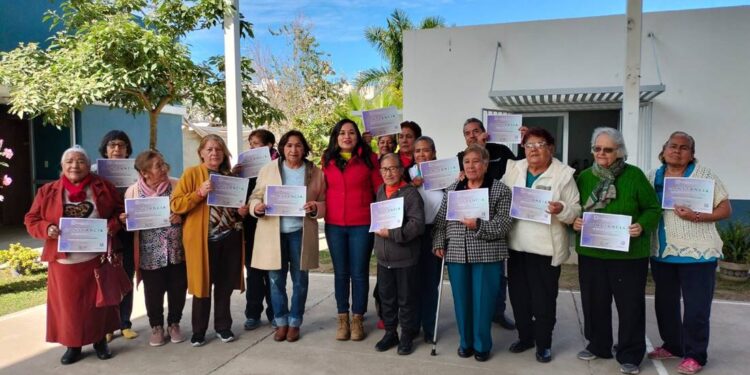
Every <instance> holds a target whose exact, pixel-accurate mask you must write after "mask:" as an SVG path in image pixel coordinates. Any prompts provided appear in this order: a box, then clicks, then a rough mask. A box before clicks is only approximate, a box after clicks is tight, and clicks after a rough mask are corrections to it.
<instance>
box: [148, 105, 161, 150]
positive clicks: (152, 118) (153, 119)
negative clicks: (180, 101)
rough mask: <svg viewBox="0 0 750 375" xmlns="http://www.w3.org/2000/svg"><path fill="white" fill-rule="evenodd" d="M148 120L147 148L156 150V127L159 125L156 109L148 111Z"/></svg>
mask: <svg viewBox="0 0 750 375" xmlns="http://www.w3.org/2000/svg"><path fill="white" fill-rule="evenodd" d="M148 122H149V135H150V137H149V142H148V148H149V149H150V150H156V127H157V125H159V113H158V112H156V111H149V113H148Z"/></svg>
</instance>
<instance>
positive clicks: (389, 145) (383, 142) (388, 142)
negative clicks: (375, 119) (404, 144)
mask: <svg viewBox="0 0 750 375" xmlns="http://www.w3.org/2000/svg"><path fill="white" fill-rule="evenodd" d="M396 146H397V141H396V136H395V135H381V136H380V137H378V157H379V158H381V157H383V155H385V154H390V153H392V152H395V151H396Z"/></svg>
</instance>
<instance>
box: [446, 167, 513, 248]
mask: <svg viewBox="0 0 750 375" xmlns="http://www.w3.org/2000/svg"><path fill="white" fill-rule="evenodd" d="M490 181H491V183H492V185H491V186H490V189H489V198H490V220H489V221H485V220H481V219H479V220H478V226H477V229H476V230H470V229H468V228H467V227H466V226H465V225H463V224H462V223H461V222H460V221H448V220H446V219H445V217H446V213H447V210H448V193H447V191H453V190H456V187H457V185H458V184H459V182H455V183H453V184H452V185H451V186H449V187H448V188H447V189H445V190H446V194H445V195H444V196H443V203H442V204H441V205H440V211H438V213H437V216H436V217H435V223H434V225H435V226H434V228H433V230H432V248H433V250H435V249H445V250H446V258H445V261H446V262H449V263H489V262H499V261H501V260H504V259H506V258H508V240H507V236H508V233H510V228H511V218H510V215H509V213H510V199H511V191H510V189H509V188H508V187H507V186H505V184H503V183H502V182H500V180H490ZM484 185H489V183H488V182H485V184H484ZM484 185H483V186H482V187H486V186H484Z"/></svg>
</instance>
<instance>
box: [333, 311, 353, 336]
mask: <svg viewBox="0 0 750 375" xmlns="http://www.w3.org/2000/svg"><path fill="white" fill-rule="evenodd" d="M349 335H350V332H349V313H344V314H339V328H338V329H337V330H336V340H340V341H345V340H349Z"/></svg>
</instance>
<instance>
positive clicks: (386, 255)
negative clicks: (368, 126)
mask: <svg viewBox="0 0 750 375" xmlns="http://www.w3.org/2000/svg"><path fill="white" fill-rule="evenodd" d="M380 174H381V175H382V176H383V181H384V184H383V185H382V186H381V187H380V189H378V194H377V201H378V202H383V201H386V200H389V199H397V198H403V202H404V206H403V221H402V224H401V227H399V228H393V229H386V228H381V229H379V230H377V231H376V232H375V235H376V236H375V256H376V258H377V259H378V294H379V295H380V304H381V312H382V315H383V322H384V325H385V335H384V336H383V338H382V339H381V340H380V341H378V343H377V344H376V345H375V350H377V351H379V352H383V351H386V350H388V349H390V348H392V347H394V346H396V345H398V354H400V355H408V354H411V353H412V352H413V351H414V347H413V345H412V342H413V340H414V336H416V335H417V333H419V308H418V302H419V294H418V293H419V289H418V286H419V280H418V279H419V271H418V269H417V262H418V261H419V249H420V247H421V245H420V242H421V235H422V233H423V232H424V206H423V203H422V197H420V196H419V193H418V192H417V190H416V189H415V188H414V187H413V186H411V185H409V184H407V183H406V182H405V181H404V179H403V175H404V168H403V166H401V161H400V160H399V157H398V155H396V154H385V155H383V158H382V159H381V160H380ZM399 323H401V339H399V337H398V333H397V332H396V328H397V326H398V324H399Z"/></svg>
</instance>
